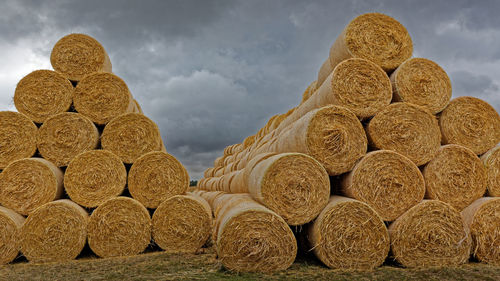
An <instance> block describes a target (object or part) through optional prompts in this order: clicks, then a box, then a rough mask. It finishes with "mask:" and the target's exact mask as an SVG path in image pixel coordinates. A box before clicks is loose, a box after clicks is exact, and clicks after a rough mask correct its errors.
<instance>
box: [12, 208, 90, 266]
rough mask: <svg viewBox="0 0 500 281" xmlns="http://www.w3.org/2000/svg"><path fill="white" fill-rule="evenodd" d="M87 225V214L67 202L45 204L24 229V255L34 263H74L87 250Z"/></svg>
mask: <svg viewBox="0 0 500 281" xmlns="http://www.w3.org/2000/svg"><path fill="white" fill-rule="evenodd" d="M87 224H88V214H87V212H86V211H85V210H84V209H83V208H82V207H80V206H78V204H76V203H74V202H72V201H70V200H68V199H62V200H57V201H53V202H49V203H47V204H44V205H42V206H40V207H38V208H36V209H35V211H33V212H32V213H31V214H30V215H29V216H28V218H27V219H26V221H25V222H24V225H23V226H22V228H21V235H20V239H21V252H22V253H23V255H24V256H25V257H26V258H27V259H28V260H29V261H32V262H62V261H67V260H72V259H75V258H76V257H77V256H78V255H79V254H80V252H81V251H82V249H83V247H84V246H85V241H86V238H87Z"/></svg>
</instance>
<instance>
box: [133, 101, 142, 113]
mask: <svg viewBox="0 0 500 281" xmlns="http://www.w3.org/2000/svg"><path fill="white" fill-rule="evenodd" d="M134 105H135V109H134V112H136V113H140V114H144V112H143V111H142V107H141V105H140V104H139V102H138V101H137V100H136V99H134Z"/></svg>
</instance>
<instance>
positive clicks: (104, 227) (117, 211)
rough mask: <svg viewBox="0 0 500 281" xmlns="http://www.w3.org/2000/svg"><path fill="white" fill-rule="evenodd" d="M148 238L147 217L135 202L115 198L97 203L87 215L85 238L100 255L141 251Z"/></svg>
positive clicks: (119, 254) (148, 224) (116, 254)
mask: <svg viewBox="0 0 500 281" xmlns="http://www.w3.org/2000/svg"><path fill="white" fill-rule="evenodd" d="M150 240H151V218H150V216H149V212H148V210H147V209H146V208H145V207H144V206H143V205H142V204H141V203H139V201H137V200H135V199H132V198H128V197H122V196H120V197H115V198H112V199H109V200H108V201H106V202H104V203H103V204H101V205H99V207H97V208H96V209H95V210H94V211H93V212H92V215H90V219H89V225H88V241H89V246H90V249H92V251H93V252H94V253H95V254H96V255H98V256H100V257H116V256H132V255H137V254H140V253H142V252H143V251H144V250H145V249H146V247H147V246H148V245H149V242H150Z"/></svg>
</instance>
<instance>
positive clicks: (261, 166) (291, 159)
mask: <svg viewBox="0 0 500 281" xmlns="http://www.w3.org/2000/svg"><path fill="white" fill-rule="evenodd" d="M247 183H248V192H249V193H250V194H252V197H253V198H254V199H255V200H256V201H258V202H260V203H262V204H263V205H264V206H266V207H267V208H269V209H270V210H272V211H274V212H276V213H277V214H278V215H280V216H281V217H283V219H284V220H285V221H286V222H287V223H288V224H290V225H301V224H305V223H307V222H309V221H311V220H313V219H314V218H315V217H316V216H318V214H319V213H320V212H321V210H323V208H324V207H325V205H326V204H327V203H328V199H329V197H330V179H329V177H328V173H327V172H326V170H325V169H324V168H323V166H322V165H321V164H320V163H319V162H318V161H316V160H315V159H314V158H312V157H310V156H307V155H305V154H301V153H282V154H278V155H274V156H271V157H269V158H267V159H265V160H262V161H261V162H259V163H258V164H257V165H255V167H254V168H253V169H252V171H251V172H250V174H249V177H248V182H247Z"/></svg>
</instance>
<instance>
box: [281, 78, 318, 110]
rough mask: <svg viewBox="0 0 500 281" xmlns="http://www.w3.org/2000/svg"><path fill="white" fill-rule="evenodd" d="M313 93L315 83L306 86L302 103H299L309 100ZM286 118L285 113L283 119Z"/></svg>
mask: <svg viewBox="0 0 500 281" xmlns="http://www.w3.org/2000/svg"><path fill="white" fill-rule="evenodd" d="M315 91H316V81H312V82H311V84H309V86H307V88H306V90H305V91H304V93H303V94H302V101H301V102H300V103H303V102H305V101H306V100H307V99H309V97H311V96H312V94H314V92H315ZM287 116H288V115H287V113H285V115H284V117H285V118H286V117H287Z"/></svg>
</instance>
